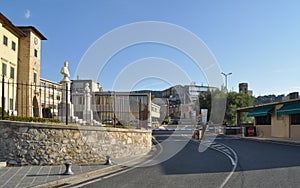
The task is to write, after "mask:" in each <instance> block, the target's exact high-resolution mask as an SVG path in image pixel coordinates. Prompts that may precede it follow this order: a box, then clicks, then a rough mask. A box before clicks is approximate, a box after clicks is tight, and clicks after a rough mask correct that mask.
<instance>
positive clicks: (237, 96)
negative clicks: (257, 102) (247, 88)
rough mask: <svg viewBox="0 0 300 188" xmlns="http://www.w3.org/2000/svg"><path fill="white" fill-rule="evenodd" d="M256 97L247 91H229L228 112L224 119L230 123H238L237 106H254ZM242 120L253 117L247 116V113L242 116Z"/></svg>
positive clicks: (246, 120)
mask: <svg viewBox="0 0 300 188" xmlns="http://www.w3.org/2000/svg"><path fill="white" fill-rule="evenodd" d="M253 102H254V97H253V96H250V95H248V94H246V93H243V92H241V93H236V92H229V93H228V94H227V103H226V113H225V118H224V121H225V122H227V123H228V124H229V125H236V110H237V108H242V107H247V106H252V105H253ZM241 121H242V122H249V121H251V118H249V117H247V116H246V114H243V115H242V116H241Z"/></svg>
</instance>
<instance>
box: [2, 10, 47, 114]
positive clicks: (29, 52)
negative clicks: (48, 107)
mask: <svg viewBox="0 0 300 188" xmlns="http://www.w3.org/2000/svg"><path fill="white" fill-rule="evenodd" d="M0 38H1V39H2V42H1V45H0V58H1V66H0V68H1V73H2V76H4V80H5V82H4V96H3V97H2V98H3V99H4V100H3V102H2V100H1V107H3V108H4V109H5V110H7V111H8V112H9V113H11V114H14V115H18V116H35V117H40V116H41V113H40V103H39V101H40V93H39V90H38V89H37V87H36V86H38V85H39V84H40V59H41V58H40V57H41V53H40V52H41V40H46V38H45V37H44V36H43V35H42V34H41V33H40V32H39V31H38V30H37V29H36V28H35V27H32V26H15V25H13V24H12V23H11V21H9V20H8V19H7V18H6V17H5V16H4V15H3V14H1V13H0ZM1 83H2V82H1ZM1 93H2V87H1Z"/></svg>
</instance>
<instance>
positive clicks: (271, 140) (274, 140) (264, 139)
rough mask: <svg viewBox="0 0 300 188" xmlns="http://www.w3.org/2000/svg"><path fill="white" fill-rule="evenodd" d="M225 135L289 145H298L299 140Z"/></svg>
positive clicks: (299, 143)
mask: <svg viewBox="0 0 300 188" xmlns="http://www.w3.org/2000/svg"><path fill="white" fill-rule="evenodd" d="M224 136H226V137H232V138H240V139H244V140H252V141H258V142H270V143H277V144H289V145H297V146H300V142H295V141H293V140H276V139H272V138H261V137H243V136H231V135H224Z"/></svg>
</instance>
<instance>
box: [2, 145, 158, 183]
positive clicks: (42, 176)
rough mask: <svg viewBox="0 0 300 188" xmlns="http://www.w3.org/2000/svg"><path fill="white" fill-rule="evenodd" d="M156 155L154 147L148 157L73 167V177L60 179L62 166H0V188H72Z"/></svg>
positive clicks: (136, 164)
mask: <svg viewBox="0 0 300 188" xmlns="http://www.w3.org/2000/svg"><path fill="white" fill-rule="evenodd" d="M157 152H158V150H157V148H156V146H153V147H152V149H151V151H150V152H149V153H147V154H143V155H137V156H129V157H126V158H122V159H115V160H112V163H113V165H105V161H103V163H94V164H73V165H72V166H71V170H72V172H73V173H74V175H63V173H64V172H65V170H66V167H65V165H63V164H62V165H59V166H17V167H1V165H0V188H13V187H15V188H25V187H35V188H46V187H47V188H48V187H59V186H63V185H65V186H68V185H69V186H72V184H76V183H79V182H82V181H86V180H88V179H91V178H99V177H100V176H105V175H107V174H111V173H114V172H116V171H121V170H122V169H126V168H127V169H128V168H132V167H136V166H138V165H139V164H141V163H142V162H144V161H147V160H148V159H150V158H152V157H153V156H154V155H155V154H156V153H157ZM1 164H2V163H1Z"/></svg>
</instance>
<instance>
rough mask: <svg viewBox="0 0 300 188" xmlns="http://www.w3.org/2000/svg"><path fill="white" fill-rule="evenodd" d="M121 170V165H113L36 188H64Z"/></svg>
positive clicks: (36, 187)
mask: <svg viewBox="0 0 300 188" xmlns="http://www.w3.org/2000/svg"><path fill="white" fill-rule="evenodd" d="M120 168H121V165H113V166H109V167H106V168H103V169H99V170H94V171H91V172H87V173H84V174H80V175H75V176H72V177H68V178H63V179H60V180H56V181H53V182H49V183H45V184H42V185H37V186H35V188H48V187H57V186H63V185H66V184H71V182H73V181H75V180H77V179H83V178H89V177H92V176H95V175H97V174H98V175H101V174H103V173H107V172H109V171H113V170H118V169H120Z"/></svg>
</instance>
